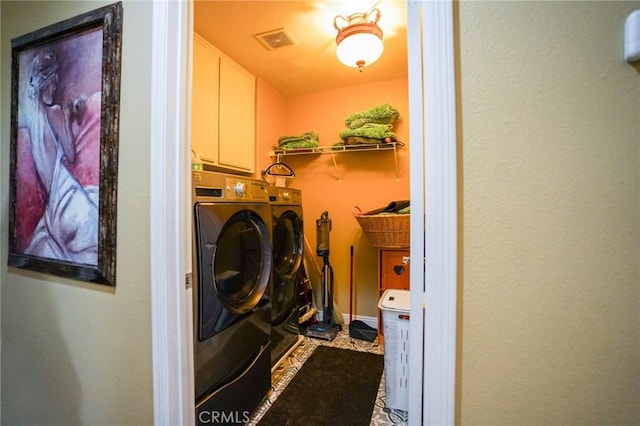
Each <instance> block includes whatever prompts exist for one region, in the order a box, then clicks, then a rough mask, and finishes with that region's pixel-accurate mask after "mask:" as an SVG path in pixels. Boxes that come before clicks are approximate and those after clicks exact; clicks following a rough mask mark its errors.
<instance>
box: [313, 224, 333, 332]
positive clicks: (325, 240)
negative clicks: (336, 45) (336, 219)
mask: <svg viewBox="0 0 640 426" xmlns="http://www.w3.org/2000/svg"><path fill="white" fill-rule="evenodd" d="M330 231H331V219H329V212H327V211H325V212H323V213H322V215H320V219H318V220H316V240H317V243H316V254H317V255H318V256H321V257H322V273H321V279H320V281H321V284H322V291H321V294H322V299H323V300H322V306H323V315H322V321H318V322H317V323H315V324H313V325H310V326H309V327H307V330H306V332H305V334H306V335H307V336H309V337H315V338H318V339H324V340H329V341H331V340H333V339H335V338H336V335H337V334H338V329H337V327H336V325H335V324H334V323H333V268H332V267H331V265H330V264H329V232H330Z"/></svg>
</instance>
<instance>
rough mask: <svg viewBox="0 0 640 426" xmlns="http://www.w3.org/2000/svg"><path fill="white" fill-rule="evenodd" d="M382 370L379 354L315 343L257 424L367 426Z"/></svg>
mask: <svg viewBox="0 0 640 426" xmlns="http://www.w3.org/2000/svg"><path fill="white" fill-rule="evenodd" d="M383 369H384V361H383V357H382V356H381V355H377V354H374V353H369V352H358V351H353V350H349V349H338V348H333V347H328V346H318V347H317V348H316V349H315V350H314V352H313V353H312V354H311V357H310V358H309V359H308V360H307V361H306V362H305V363H304V365H303V366H302V368H301V369H300V371H299V372H298V373H297V374H296V375H295V377H294V378H293V379H292V380H291V382H290V383H289V384H288V385H287V387H286V388H285V389H284V391H283V392H282V394H281V395H280V396H279V397H278V399H277V400H276V401H275V402H274V404H273V406H272V407H271V408H269V410H268V411H267V412H266V413H265V414H264V416H263V417H262V419H261V420H260V422H259V423H258V424H259V425H260V426H270V425H278V426H279V425H291V426H294V425H305V426H306V425H309V424H313V425H331V426H333V425H342V424H344V425H347V424H348V425H351V426H357V425H363V426H365V425H369V423H370V420H371V413H372V412H373V408H374V403H375V401H376V397H377V392H378V386H379V384H380V378H381V376H382V372H383Z"/></svg>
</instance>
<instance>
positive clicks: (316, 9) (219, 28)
mask: <svg viewBox="0 0 640 426" xmlns="http://www.w3.org/2000/svg"><path fill="white" fill-rule="evenodd" d="M373 6H376V7H378V9H380V12H381V18H380V21H379V23H378V25H379V26H380V28H381V29H382V31H383V34H384V36H383V41H384V52H383V53H382V57H381V58H380V59H378V61H376V62H375V63H373V64H371V65H370V66H367V67H365V68H364V70H363V71H362V72H359V71H358V69H357V68H350V67H347V66H345V65H343V64H341V63H340V62H339V61H338V59H337V57H336V43H335V37H336V34H337V31H336V29H335V28H334V26H333V21H334V18H335V17H336V16H337V15H341V16H344V17H347V16H348V15H350V14H352V13H358V12H360V13H362V12H366V11H368V10H369V9H370V8H371V7H373ZM406 14H407V9H406V2H405V1H403V0H369V1H360V0H347V1H344V0H343V1H337V0H322V1H319V0H314V1H297V0H296V1H244V0H243V1H237V0H236V1H233V0H224V1H210V0H196V1H195V8H194V29H195V32H196V33H198V34H199V35H201V36H202V37H204V38H205V39H207V40H208V41H209V42H210V43H211V44H213V45H214V46H216V47H217V48H218V49H219V50H221V51H222V52H223V53H224V54H225V55H227V56H228V57H229V58H231V59H232V60H233V61H235V62H237V63H238V64H240V65H241V66H242V67H243V68H245V69H246V70H247V71H249V72H250V73H252V74H253V75H255V76H256V77H259V78H262V79H263V80H265V81H267V82H268V83H269V84H270V85H271V86H272V87H273V88H275V89H276V90H277V91H278V92H280V93H281V94H282V95H284V96H295V95H300V94H304V93H310V92H315V91H319V90H329V89H333V88H338V87H343V86H351V85H355V84H364V83H370V82H374V81H383V80H390V79H394V78H402V77H406V76H407V25H406V22H407V16H406ZM280 28H284V29H285V30H286V31H287V32H288V33H289V34H291V36H292V37H293V39H294V40H295V41H296V44H294V45H291V46H284V47H280V48H277V49H273V50H268V49H267V48H265V47H264V46H263V45H262V44H261V43H260V42H259V41H258V40H257V39H256V38H255V37H254V35H255V34H258V33H263V32H267V31H271V30H275V29H280Z"/></svg>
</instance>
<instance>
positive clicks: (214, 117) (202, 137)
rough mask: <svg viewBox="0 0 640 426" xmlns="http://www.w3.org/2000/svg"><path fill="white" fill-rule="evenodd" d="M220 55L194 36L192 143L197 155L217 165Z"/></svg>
mask: <svg viewBox="0 0 640 426" xmlns="http://www.w3.org/2000/svg"><path fill="white" fill-rule="evenodd" d="M219 69H220V55H219V54H218V53H217V52H216V51H215V50H213V49H212V48H211V46H210V45H209V44H208V43H207V42H206V41H204V40H202V39H200V37H198V36H195V37H194V39H193V84H192V108H191V138H192V141H191V146H192V148H193V149H194V150H195V151H196V152H197V153H198V154H199V155H200V158H201V159H202V160H203V161H204V162H206V163H210V164H215V165H217V164H218V97H219V96H218V84H219Z"/></svg>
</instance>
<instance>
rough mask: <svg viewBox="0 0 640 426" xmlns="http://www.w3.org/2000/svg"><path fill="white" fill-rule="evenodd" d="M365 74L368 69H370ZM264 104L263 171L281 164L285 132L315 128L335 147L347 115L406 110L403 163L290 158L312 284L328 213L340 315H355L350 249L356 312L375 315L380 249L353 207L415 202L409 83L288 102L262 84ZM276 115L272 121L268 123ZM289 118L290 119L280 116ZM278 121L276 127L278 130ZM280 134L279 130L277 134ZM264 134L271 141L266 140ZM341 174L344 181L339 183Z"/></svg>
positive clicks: (389, 157)
mask: <svg viewBox="0 0 640 426" xmlns="http://www.w3.org/2000/svg"><path fill="white" fill-rule="evenodd" d="M365 72H366V71H365ZM258 90H259V91H258V100H259V101H260V99H261V98H266V99H269V105H270V106H269V107H267V106H266V105H265V104H264V103H263V102H259V105H258V117H259V121H260V120H262V121H263V122H269V123H271V127H269V128H268V131H267V132H264V133H263V132H262V129H263V128H264V125H263V126H261V125H260V124H259V125H258V130H259V131H258V133H259V140H258V158H259V164H258V165H259V167H260V169H261V170H263V169H264V168H265V167H266V166H268V165H269V164H271V162H272V161H275V159H273V158H269V157H268V155H267V154H268V152H269V151H271V150H273V149H274V147H275V146H277V141H278V138H279V137H280V136H283V135H300V134H302V133H304V132H308V131H315V132H317V133H318V134H319V138H320V145H322V146H331V145H333V144H334V143H336V142H339V141H340V137H339V133H340V131H341V130H342V129H343V128H344V127H345V125H344V120H345V118H347V117H348V116H349V115H351V114H353V113H355V112H359V111H364V110H367V109H369V108H371V107H373V106H375V105H378V104H382V103H388V104H390V105H391V106H393V107H394V108H396V109H397V110H398V111H399V112H400V119H399V120H398V122H396V124H395V125H394V129H393V131H394V132H395V133H396V135H397V137H398V140H399V141H402V142H404V143H405V146H404V147H402V148H399V149H398V152H397V163H398V167H397V169H396V162H395V158H394V155H393V151H386V152H348V153H343V154H337V155H336V156H335V159H336V164H337V167H334V164H333V160H332V158H331V155H329V154H324V155H299V156H285V157H283V158H282V161H283V162H284V163H286V164H287V165H289V166H291V167H292V168H293V170H294V171H295V174H296V177H295V178H293V179H291V181H290V182H287V184H288V186H290V187H292V188H299V189H301V190H302V198H303V208H304V224H305V236H306V238H307V240H308V242H309V245H310V248H311V250H308V251H307V253H309V254H310V255H309V256H307V260H308V263H307V265H309V266H310V270H309V271H308V272H309V275H310V279H311V280H312V285H315V286H316V287H319V283H320V279H319V276H318V273H314V267H313V266H312V265H313V264H312V263H311V262H317V263H318V265H319V266H321V265H322V259H321V258H319V257H318V256H317V255H316V251H315V250H316V220H317V219H318V218H320V215H321V214H322V212H323V211H325V210H326V211H328V212H329V218H330V219H331V220H332V230H331V234H330V254H329V262H330V263H331V266H332V267H333V271H334V288H335V293H334V294H335V297H334V298H335V300H336V303H337V305H338V307H339V308H340V310H341V311H342V312H343V313H345V314H348V312H349V284H350V272H349V271H350V254H349V253H350V246H351V245H353V246H354V277H353V281H354V314H357V315H364V316H370V317H376V316H377V304H378V299H379V295H378V292H377V285H378V282H377V249H376V248H374V247H373V246H371V244H370V243H369V241H368V240H367V239H366V237H365V235H364V234H363V233H362V230H361V228H360V226H359V225H358V222H357V221H356V219H355V218H354V217H353V215H352V209H353V207H354V206H358V207H360V208H361V209H362V211H368V210H372V209H374V208H377V207H384V206H386V205H387V204H388V203H389V202H390V201H393V200H403V199H405V200H406V199H409V147H408V145H409V144H408V142H409V136H408V134H409V121H408V92H407V79H406V78H401V79H394V80H387V81H382V82H377V83H370V84H362V85H355V86H348V87H344V88H340V89H334V90H327V91H321V92H313V93H309V94H305V95H300V96H295V97H291V98H282V96H278V94H277V92H275V93H274V92H273V89H270V88H269V86H268V85H266V84H264V83H263V82H259V84H258ZM265 116H266V117H273V118H272V119H265ZM283 116H284V122H283V121H282V117H283ZM274 123H278V126H277V127H274V126H273V125H274ZM278 132H279V133H278ZM265 135H266V137H265ZM337 176H339V177H340V180H338V178H337Z"/></svg>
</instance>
